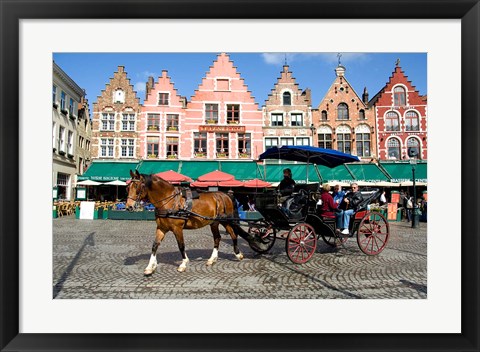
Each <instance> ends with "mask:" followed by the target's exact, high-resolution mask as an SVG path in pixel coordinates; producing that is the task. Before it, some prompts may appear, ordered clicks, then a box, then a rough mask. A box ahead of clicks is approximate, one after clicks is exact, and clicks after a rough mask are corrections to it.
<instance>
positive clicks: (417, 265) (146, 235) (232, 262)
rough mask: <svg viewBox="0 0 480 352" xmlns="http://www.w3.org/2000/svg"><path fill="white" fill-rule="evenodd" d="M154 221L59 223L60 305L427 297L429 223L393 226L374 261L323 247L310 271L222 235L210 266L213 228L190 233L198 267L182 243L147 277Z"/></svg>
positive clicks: (353, 246)
mask: <svg viewBox="0 0 480 352" xmlns="http://www.w3.org/2000/svg"><path fill="white" fill-rule="evenodd" d="M154 232H155V223H154V222H153V221H119V220H77V219H75V218H74V217H73V216H65V217H62V218H58V219H53V291H52V293H53V297H54V298H58V299H60V298H67V299H79V298H88V299H96V298H114V299H118V298H127V299H128V298H133V299H149V298H156V299H158V298H168V299H172V298H175V299H181V298H187V299H205V298H222V299H225V298H250V299H253V298H254V299H275V298H282V299H294V298H302V299H306V298H309V299H312V298H329V299H330V298H340V299H357V298H364V299H365V298H367V299H371V298H375V299H381V298H390V299H391V298H394V299H398V298H402V299H412V298H413V299H419V298H420V299H425V298H427V224H425V223H420V224H419V228H417V229H412V228H411V225H410V224H409V223H406V222H392V223H390V232H391V235H390V240H389V243H388V245H387V248H386V249H385V250H384V251H383V252H382V253H380V254H379V255H378V256H374V257H372V256H367V255H365V254H363V253H362V252H361V251H360V249H359V248H358V246H357V243H356V240H355V239H354V238H351V239H349V240H348V242H347V243H346V245H345V247H344V248H338V249H333V248H331V247H329V246H327V245H326V244H324V243H323V241H322V240H321V238H320V239H319V242H318V247H317V252H316V253H315V255H314V256H313V258H312V259H311V260H310V261H309V262H308V263H306V264H303V265H298V264H294V263H292V262H291V261H290V260H289V259H288V257H287V254H286V252H285V241H284V240H280V239H277V241H276V243H275V245H274V247H273V248H272V249H271V250H270V251H269V253H267V254H257V253H256V252H254V251H253V250H252V249H250V247H249V246H248V244H247V242H246V241H245V240H243V239H242V238H239V245H240V249H241V251H242V252H243V253H244V255H245V258H244V259H243V260H242V261H239V260H237V259H236V258H235V256H234V254H233V247H232V241H231V239H230V236H228V235H227V234H225V232H222V242H221V244H220V253H219V260H218V262H217V263H216V264H214V265H213V266H212V267H207V266H206V265H205V263H206V261H207V259H208V258H209V257H210V255H211V252H212V249H213V238H212V235H211V233H210V228H209V227H206V228H203V229H200V230H189V231H185V232H184V234H185V244H186V250H187V254H188V257H189V258H190V263H189V267H188V269H187V271H186V272H185V273H179V272H177V267H178V265H179V264H180V263H181V256H180V253H179V251H178V247H177V243H176V240H175V237H174V236H173V234H172V233H168V234H167V236H166V237H165V239H164V241H163V242H162V244H161V246H160V247H159V250H158V253H157V258H158V263H159V265H158V268H157V271H156V272H155V273H154V274H153V275H152V276H151V277H144V276H143V270H144V268H145V267H146V265H147V264H148V260H149V257H150V249H151V245H152V242H153V239H154Z"/></svg>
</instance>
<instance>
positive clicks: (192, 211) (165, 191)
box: [126, 171, 252, 275]
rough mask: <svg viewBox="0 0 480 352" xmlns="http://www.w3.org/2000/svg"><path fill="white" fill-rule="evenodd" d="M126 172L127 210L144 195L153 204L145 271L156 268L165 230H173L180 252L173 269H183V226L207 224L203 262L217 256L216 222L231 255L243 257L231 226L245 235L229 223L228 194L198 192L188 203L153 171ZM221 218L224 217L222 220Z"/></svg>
mask: <svg viewBox="0 0 480 352" xmlns="http://www.w3.org/2000/svg"><path fill="white" fill-rule="evenodd" d="M130 176H131V177H132V179H131V182H130V184H129V185H128V186H127V189H128V198H127V203H126V207H127V210H130V211H132V210H133V209H134V207H135V206H136V205H137V203H138V202H139V201H140V200H143V199H148V201H150V203H152V204H153V205H154V206H155V214H156V216H155V218H156V219H155V220H156V223H157V230H156V236H155V241H154V242H153V246H152V254H151V256H150V261H149V263H148V266H147V267H146V268H145V271H144V274H145V275H151V274H153V272H154V271H155V269H156V268H157V257H156V254H157V249H158V246H159V245H160V243H161V242H162V240H163V238H164V237H165V234H166V233H167V232H168V231H172V232H173V233H174V235H175V238H176V239H177V244H178V248H179V250H180V253H181V255H182V264H180V266H179V267H178V269H177V270H178V271H180V272H183V271H185V270H186V268H187V263H188V261H189V260H188V257H187V254H186V253H185V243H184V240H183V230H184V229H187V230H190V229H199V228H202V227H204V226H207V225H210V229H211V230H212V234H213V243H214V247H213V252H212V255H211V256H210V259H208V261H207V265H212V264H213V263H215V262H216V261H217V259H218V247H219V244H220V239H221V236H220V231H219V229H218V228H219V225H220V224H221V225H222V226H223V227H224V228H225V230H226V231H227V232H228V234H229V235H230V237H231V238H232V241H233V251H234V253H235V256H236V257H237V258H238V259H239V260H242V259H243V254H242V253H241V252H240V250H239V249H238V246H237V235H236V234H235V232H234V230H233V227H235V228H238V229H239V231H237V232H240V235H241V236H242V237H244V236H245V234H246V232H244V231H243V230H241V228H240V226H237V225H235V224H231V219H232V218H233V217H234V214H236V211H235V207H234V205H233V201H232V199H231V198H230V197H229V196H228V195H226V194H225V193H222V192H205V193H200V196H199V198H198V199H193V200H190V201H191V205H190V206H189V204H187V202H189V200H187V199H186V198H185V197H184V196H182V192H181V189H180V188H178V187H174V186H172V185H171V184H170V183H169V182H167V181H165V180H163V179H162V178H160V177H158V176H155V175H144V174H139V172H138V171H136V173H135V174H134V173H133V172H132V171H130ZM228 218H230V220H228ZM222 219H225V220H223V221H222ZM247 240H248V241H250V240H252V238H251V237H250V238H247Z"/></svg>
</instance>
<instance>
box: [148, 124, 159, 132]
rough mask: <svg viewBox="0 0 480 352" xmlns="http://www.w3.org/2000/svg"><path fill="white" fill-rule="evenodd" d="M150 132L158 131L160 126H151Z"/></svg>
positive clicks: (149, 127)
mask: <svg viewBox="0 0 480 352" xmlns="http://www.w3.org/2000/svg"><path fill="white" fill-rule="evenodd" d="M148 130H149V131H158V126H155V125H150V126H148Z"/></svg>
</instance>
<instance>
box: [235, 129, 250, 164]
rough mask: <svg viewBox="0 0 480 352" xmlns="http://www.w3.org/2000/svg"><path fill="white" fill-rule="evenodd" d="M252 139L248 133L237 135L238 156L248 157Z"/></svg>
mask: <svg viewBox="0 0 480 352" xmlns="http://www.w3.org/2000/svg"><path fill="white" fill-rule="evenodd" d="M251 139H252V137H251V135H250V133H239V134H238V155H239V156H240V157H244V158H245V157H249V156H250V153H251V148H252V141H251Z"/></svg>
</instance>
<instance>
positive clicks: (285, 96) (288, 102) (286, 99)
mask: <svg viewBox="0 0 480 352" xmlns="http://www.w3.org/2000/svg"><path fill="white" fill-rule="evenodd" d="M283 105H292V95H291V94H290V92H284V93H283Z"/></svg>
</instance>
